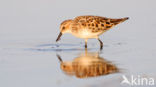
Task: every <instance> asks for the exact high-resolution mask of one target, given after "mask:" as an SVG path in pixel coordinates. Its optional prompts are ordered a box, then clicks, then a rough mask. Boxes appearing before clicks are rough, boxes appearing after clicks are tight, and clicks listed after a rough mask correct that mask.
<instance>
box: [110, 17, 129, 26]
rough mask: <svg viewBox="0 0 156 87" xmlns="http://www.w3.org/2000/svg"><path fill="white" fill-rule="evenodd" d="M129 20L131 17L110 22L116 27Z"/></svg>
mask: <svg viewBox="0 0 156 87" xmlns="http://www.w3.org/2000/svg"><path fill="white" fill-rule="evenodd" d="M128 19H129V17H125V18H120V19H112V20H110V22H111V23H113V24H114V25H117V24H119V23H122V22H124V21H126V20H128Z"/></svg>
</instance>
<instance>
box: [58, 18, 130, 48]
mask: <svg viewBox="0 0 156 87" xmlns="http://www.w3.org/2000/svg"><path fill="white" fill-rule="evenodd" d="M127 19H129V18H128V17H125V18H118V19H113V18H106V17H101V16H78V17H76V18H74V19H68V20H65V21H63V22H62V23H61V25H60V34H59V35H58V37H57V39H56V42H57V41H59V40H60V37H61V36H62V35H63V34H64V33H71V34H72V35H74V36H76V37H78V38H83V39H84V40H85V48H87V41H88V39H91V38H95V39H97V40H98V41H99V42H100V49H102V48H103V42H102V41H101V40H100V39H99V36H100V35H101V34H103V33H104V32H106V31H108V30H109V29H111V28H112V27H114V26H115V25H117V24H119V23H121V22H124V21H125V20H127Z"/></svg>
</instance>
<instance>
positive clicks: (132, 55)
mask: <svg viewBox="0 0 156 87" xmlns="http://www.w3.org/2000/svg"><path fill="white" fill-rule="evenodd" d="M155 3H156V1H155V0H0V87H10V86H12V87H43V86H44V87H69V86H70V87H103V86H104V85H105V86H107V87H114V86H116V87H122V85H120V81H122V78H121V75H123V73H122V74H113V75H110V76H109V75H108V76H102V77H98V78H91V79H77V78H75V77H74V78H73V77H70V76H66V75H64V74H63V72H61V70H60V64H59V61H58V59H57V57H56V54H60V55H62V56H63V57H64V60H72V59H74V58H75V57H76V56H78V54H79V53H83V52H84V50H83V45H84V41H83V40H82V39H78V38H75V37H73V36H71V35H70V34H66V35H64V36H63V37H62V40H61V41H60V42H59V43H58V44H59V45H60V46H59V47H57V46H56V42H55V39H56V37H57V35H58V33H59V25H60V23H61V22H62V21H64V20H66V19H73V18H74V17H76V16H80V15H97V16H104V17H109V18H122V17H130V19H129V20H128V21H126V22H124V23H122V24H119V25H117V26H116V27H114V28H113V29H111V30H110V31H108V32H106V33H105V34H103V35H101V36H100V38H101V39H102V41H103V42H104V45H105V46H104V49H103V51H102V52H101V56H102V57H104V58H106V59H107V60H110V61H114V62H115V64H117V65H118V67H120V68H123V69H126V72H125V73H124V74H127V75H132V74H134V75H143V76H147V77H148V76H149V77H153V78H155V77H156V75H155V73H156V70H155V69H154V67H155V66H156V64H155V60H156V59H155V57H156V46H155V44H156V34H155V32H156V22H155V20H156V17H155V15H156V12H155V9H156V5H155ZM88 47H89V48H90V49H91V51H94V52H97V51H98V47H99V43H98V41H97V40H94V39H93V40H89V43H88ZM57 49H59V50H61V51H57ZM74 49H75V50H74ZM77 49H81V50H77ZM112 83H114V84H112ZM143 87H144V86H143ZM145 87H146V86H145Z"/></svg>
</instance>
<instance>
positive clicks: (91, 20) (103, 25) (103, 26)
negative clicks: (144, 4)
mask: <svg viewBox="0 0 156 87" xmlns="http://www.w3.org/2000/svg"><path fill="white" fill-rule="evenodd" d="M127 19H128V17H126V18H120V19H112V18H106V17H101V16H78V17H76V18H75V19H74V22H76V23H78V24H80V25H81V26H82V28H84V29H90V30H91V31H92V32H93V33H96V32H99V31H106V30H109V29H110V28H112V27H113V26H115V25H117V24H119V23H121V22H124V21H125V20H127Z"/></svg>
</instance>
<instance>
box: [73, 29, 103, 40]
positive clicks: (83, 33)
mask: <svg viewBox="0 0 156 87" xmlns="http://www.w3.org/2000/svg"><path fill="white" fill-rule="evenodd" d="M100 33H101V32H96V33H95V32H92V31H91V30H89V29H79V30H77V32H72V34H73V35H74V36H76V37H78V38H97V37H98V35H99V34H100Z"/></svg>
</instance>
